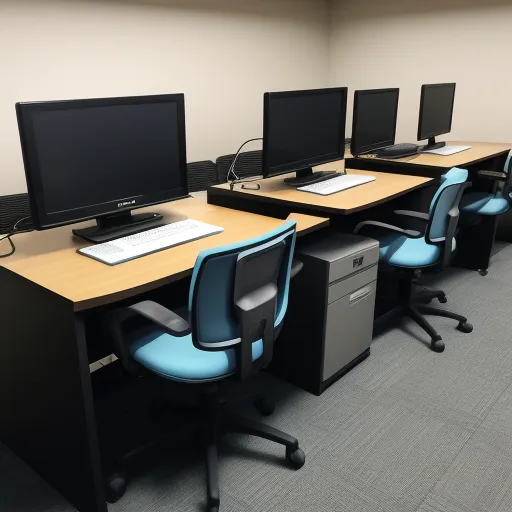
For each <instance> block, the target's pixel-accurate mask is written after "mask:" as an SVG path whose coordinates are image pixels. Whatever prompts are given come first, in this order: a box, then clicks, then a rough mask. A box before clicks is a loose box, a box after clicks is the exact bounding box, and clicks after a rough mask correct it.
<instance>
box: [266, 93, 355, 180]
mask: <svg viewBox="0 0 512 512" xmlns="http://www.w3.org/2000/svg"><path fill="white" fill-rule="evenodd" d="M328 93H339V94H340V101H341V110H342V115H341V117H342V119H341V120H340V135H341V138H340V144H339V148H338V151H337V152H336V153H330V154H329V155H328V156H327V155H323V156H322V157H312V158H308V159H305V160H299V161H296V162H291V163H286V164H281V165H276V166H274V167H271V166H270V162H269V152H268V140H269V138H268V134H269V129H270V112H269V110H270V102H271V101H272V100H273V99H279V98H291V97H295V96H316V95H320V94H328ZM347 93H348V88H347V87H329V88H324V89H305V90H296V91H281V92H266V93H265V94H264V96H263V155H262V160H263V177H264V178H271V177H273V176H280V175H282V174H288V173H291V172H297V171H301V170H303V169H305V168H309V167H312V166H316V165H321V164H325V163H328V162H334V161H337V160H343V159H344V158H345V129H346V126H345V125H346V119H347Z"/></svg>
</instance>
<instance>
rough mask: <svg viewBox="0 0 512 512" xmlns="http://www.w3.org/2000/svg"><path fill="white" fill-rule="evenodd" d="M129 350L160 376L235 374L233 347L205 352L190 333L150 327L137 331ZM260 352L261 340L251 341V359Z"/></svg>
mask: <svg viewBox="0 0 512 512" xmlns="http://www.w3.org/2000/svg"><path fill="white" fill-rule="evenodd" d="M134 339H135V341H133V342H132V343H131V344H130V352H131V355H132V357H133V359H135V361H137V362H138V363H139V364H141V365H142V366H144V367H146V368H147V369H148V370H151V371H153V372H155V373H157V374H158V375H160V376H161V377H164V378H166V379H171V380H177V381H187V382H190V381H197V382H200V381H211V380H217V379H223V378H225V377H228V376H229V375H232V374H233V373H235V369H236V358H235V349H233V348H229V349H227V350H218V351H211V352H210V351H206V350H200V349H198V348H196V347H195V346H194V344H193V342H192V335H191V334H189V335H187V336H182V337H175V336H171V335H170V334H167V333H166V332H165V331H163V330H162V329H158V328H155V327H150V328H147V329H144V331H142V330H140V331H136V332H135V333H134ZM262 354H263V342H262V340H258V341H255V342H254V343H253V344H252V360H253V361H256V360H257V359H259V358H260V357H261V355H262Z"/></svg>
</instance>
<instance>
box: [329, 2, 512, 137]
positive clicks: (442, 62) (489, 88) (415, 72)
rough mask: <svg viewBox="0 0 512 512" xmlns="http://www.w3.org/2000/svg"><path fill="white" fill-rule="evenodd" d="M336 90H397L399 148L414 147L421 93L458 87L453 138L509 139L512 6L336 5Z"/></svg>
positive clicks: (333, 56) (511, 121)
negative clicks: (438, 86)
mask: <svg viewBox="0 0 512 512" xmlns="http://www.w3.org/2000/svg"><path fill="white" fill-rule="evenodd" d="M334 3H335V5H334V13H333V16H332V18H331V43H332V44H331V84H332V85H338V84H343V85H345V84H346V85H348V86H349V87H350V89H351V90H350V92H349V97H350V105H349V112H350V115H349V116H347V119H348V124H349V126H350V129H351V124H350V123H351V119H352V116H351V112H352V99H353V91H354V90H355V89H369V88H381V87H400V106H399V113H398V116H399V121H398V131H397V142H415V141H416V133H417V123H418V106H419V98H420V86H421V84H424V83H436V82H448V81H454V82H457V93H456V98H455V112H454V119H453V127H452V133H451V135H450V138H452V139H462V140H479V141H496V142H510V141H511V140H512V1H511V0H486V1H483V0H387V1H383V0H366V1H363V2H361V1H359V0H337V1H336V0H335V2H334ZM440 140H442V138H440Z"/></svg>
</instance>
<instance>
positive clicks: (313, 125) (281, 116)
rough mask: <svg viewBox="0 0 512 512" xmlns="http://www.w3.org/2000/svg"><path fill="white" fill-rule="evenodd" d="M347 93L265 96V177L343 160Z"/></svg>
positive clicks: (320, 91)
mask: <svg viewBox="0 0 512 512" xmlns="http://www.w3.org/2000/svg"><path fill="white" fill-rule="evenodd" d="M346 110H347V89H346V88H345V87H340V88H333V89H317V90H310V91H289V92H279V93H266V94H265V109H264V123H263V124H264V129H263V172H264V175H265V176H266V177H268V176H275V175H278V174H284V173H288V172H293V171H299V170H302V169H305V168H309V167H311V166H312V165H319V164H322V163H326V162H332V161H334V160H341V159H343V158H344V152H345V151H344V147H345V117H346Z"/></svg>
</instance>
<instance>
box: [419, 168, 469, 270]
mask: <svg viewBox="0 0 512 512" xmlns="http://www.w3.org/2000/svg"><path fill="white" fill-rule="evenodd" d="M467 179H468V171H467V170H466V169H458V168H456V167H454V168H453V169H451V170H450V171H448V172H447V173H446V174H444V175H443V176H442V177H441V185H440V186H439V188H438V189H437V192H436V193H435V195H434V197H433V199H432V202H431V203H430V210H429V213H430V221H429V223H428V225H427V230H426V232H425V241H426V242H427V243H430V244H434V245H438V246H439V247H440V248H441V250H442V254H443V256H442V260H441V265H442V266H443V267H446V266H448V265H449V263H450V261H451V259H452V253H453V249H454V246H455V244H454V238H455V235H456V232H457V225H458V223H459V203H460V200H461V198H462V194H463V193H464V190H466V188H468V187H469V186H470V183H468V182H467V181H466V180H467Z"/></svg>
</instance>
